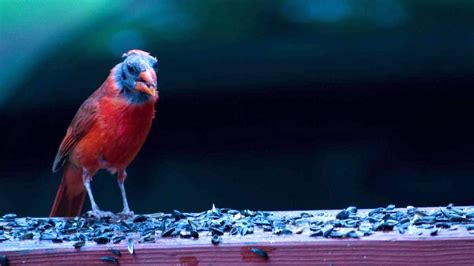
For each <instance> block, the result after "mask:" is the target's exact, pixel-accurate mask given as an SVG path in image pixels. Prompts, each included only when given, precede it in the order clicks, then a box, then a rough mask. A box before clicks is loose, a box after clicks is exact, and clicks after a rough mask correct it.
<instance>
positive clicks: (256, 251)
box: [250, 248, 268, 260]
mask: <svg viewBox="0 0 474 266" xmlns="http://www.w3.org/2000/svg"><path fill="white" fill-rule="evenodd" d="M250 251H252V253H254V254H256V255H258V256H259V257H261V258H263V259H265V260H267V259H268V253H267V252H265V251H264V250H262V249H259V248H250Z"/></svg>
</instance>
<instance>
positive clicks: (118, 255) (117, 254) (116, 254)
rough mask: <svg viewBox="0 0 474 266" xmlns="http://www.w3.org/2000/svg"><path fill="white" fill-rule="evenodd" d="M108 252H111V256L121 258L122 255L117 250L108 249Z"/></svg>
mask: <svg viewBox="0 0 474 266" xmlns="http://www.w3.org/2000/svg"><path fill="white" fill-rule="evenodd" d="M110 252H112V254H114V255H115V256H117V257H120V256H122V253H121V252H120V250H118V249H115V248H110Z"/></svg>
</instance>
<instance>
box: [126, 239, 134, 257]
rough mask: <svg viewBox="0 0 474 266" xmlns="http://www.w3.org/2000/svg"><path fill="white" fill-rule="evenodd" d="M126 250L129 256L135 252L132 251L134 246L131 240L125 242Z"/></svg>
mask: <svg viewBox="0 0 474 266" xmlns="http://www.w3.org/2000/svg"><path fill="white" fill-rule="evenodd" d="M127 250H128V252H129V253H130V254H132V255H133V253H134V252H135V250H134V244H133V239H131V238H129V239H128V240H127Z"/></svg>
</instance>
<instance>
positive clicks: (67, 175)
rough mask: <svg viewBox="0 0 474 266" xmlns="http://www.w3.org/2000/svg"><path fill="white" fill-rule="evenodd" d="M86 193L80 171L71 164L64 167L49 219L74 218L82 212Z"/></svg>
mask: <svg viewBox="0 0 474 266" xmlns="http://www.w3.org/2000/svg"><path fill="white" fill-rule="evenodd" d="M85 197H86V191H85V189H84V184H83V182H82V170H81V169H79V168H78V167H76V166H75V165H73V164H71V163H66V164H65V165H64V174H63V179H62V180H61V184H60V185H59V188H58V192H57V193H56V198H55V200H54V203H53V207H52V209H51V213H50V214H49V216H50V217H74V216H79V215H80V214H81V212H82V206H83V205H84V199H85Z"/></svg>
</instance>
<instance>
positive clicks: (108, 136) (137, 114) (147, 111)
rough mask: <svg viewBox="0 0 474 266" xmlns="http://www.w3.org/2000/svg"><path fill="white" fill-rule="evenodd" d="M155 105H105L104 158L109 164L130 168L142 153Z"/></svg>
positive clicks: (102, 124) (102, 122) (102, 116)
mask: <svg viewBox="0 0 474 266" xmlns="http://www.w3.org/2000/svg"><path fill="white" fill-rule="evenodd" d="M154 112H155V110H154V105H153V103H143V104H129V103H127V102H126V101H122V100H108V101H104V103H103V104H102V105H101V110H100V118H99V123H100V127H101V129H102V132H103V134H102V139H103V143H104V145H103V146H102V156H103V160H104V161H105V162H104V163H107V164H113V166H114V167H115V165H117V164H118V166H120V165H122V164H128V163H130V161H131V160H133V158H134V157H135V155H136V154H137V153H138V151H139V150H140V148H141V147H142V145H143V143H144V142H145V139H146V137H147V135H148V132H149V131H150V127H151V123H152V120H153V116H154Z"/></svg>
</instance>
